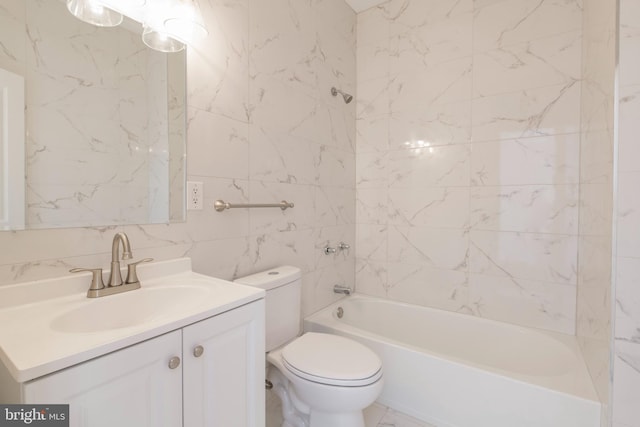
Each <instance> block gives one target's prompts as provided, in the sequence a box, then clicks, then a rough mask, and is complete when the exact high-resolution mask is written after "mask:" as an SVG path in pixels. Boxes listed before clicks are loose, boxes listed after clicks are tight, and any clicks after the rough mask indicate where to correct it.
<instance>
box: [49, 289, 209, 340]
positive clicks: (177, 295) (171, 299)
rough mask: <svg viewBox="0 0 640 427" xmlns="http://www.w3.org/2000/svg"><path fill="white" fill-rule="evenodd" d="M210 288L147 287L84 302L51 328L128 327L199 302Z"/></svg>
mask: <svg viewBox="0 0 640 427" xmlns="http://www.w3.org/2000/svg"><path fill="white" fill-rule="evenodd" d="M210 292H211V291H210V290H209V289H207V288H206V287H203V286H189V285H180V286H166V287H148V288H145V287H143V288H141V289H137V290H134V291H129V292H125V293H122V294H117V295H110V296H106V297H102V298H96V299H91V300H85V301H83V304H82V305H81V306H80V307H77V308H73V309H70V310H69V311H66V312H64V313H63V314H61V315H59V316H57V317H55V318H54V319H52V321H51V324H50V325H51V329H53V330H54V331H58V332H67V333H91V332H101V331H108V330H112V329H120V328H128V327H131V326H136V325H140V324H143V323H145V322H149V321H151V320H153V319H155V318H158V317H163V316H167V315H171V314H172V313H176V312H178V311H184V310H185V309H189V308H190V307H194V306H196V305H198V304H199V303H200V302H201V301H202V298H204V297H205V296H206V295H207V294H209V293H210Z"/></svg>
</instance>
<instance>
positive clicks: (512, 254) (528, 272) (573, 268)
mask: <svg viewBox="0 0 640 427" xmlns="http://www.w3.org/2000/svg"><path fill="white" fill-rule="evenodd" d="M470 242H471V246H470V252H469V271H470V272H472V273H479V274H484V275H492V276H500V277H512V278H516V279H529V280H537V281H543V282H552V283H559V284H566V285H575V284H576V272H577V262H578V260H577V253H578V241H577V237H575V236H566V235H553V234H532V233H511V232H495V231H475V230H472V231H471V232H470Z"/></svg>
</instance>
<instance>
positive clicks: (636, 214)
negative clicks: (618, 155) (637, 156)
mask: <svg viewBox="0 0 640 427" xmlns="http://www.w3.org/2000/svg"><path fill="white" fill-rule="evenodd" d="M639 183H640V172H620V173H619V174H618V209H617V221H618V226H617V234H618V236H617V247H618V251H617V255H618V256H619V257H636V258H640V241H639V240H638V238H637V236H638V235H639V233H640V198H639V197H637V191H638V184H639Z"/></svg>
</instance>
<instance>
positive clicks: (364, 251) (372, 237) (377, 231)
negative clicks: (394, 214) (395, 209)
mask: <svg viewBox="0 0 640 427" xmlns="http://www.w3.org/2000/svg"><path fill="white" fill-rule="evenodd" d="M387 236H388V233H387V226H386V225H379V224H356V242H357V245H356V247H355V255H356V257H357V258H360V259H365V260H370V261H386V259H387V242H388V237H387Z"/></svg>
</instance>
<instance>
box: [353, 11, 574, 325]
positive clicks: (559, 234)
mask: <svg viewBox="0 0 640 427" xmlns="http://www.w3.org/2000/svg"><path fill="white" fill-rule="evenodd" d="M582 12H583V10H582V1H579V0H567V1H542V2H531V1H528V0H498V1H495V0H493V1H489V0H487V1H472V0H462V1H457V2H442V1H417V0H391V1H389V2H387V3H384V4H382V5H380V6H378V7H375V8H372V9H370V10H368V11H365V12H363V13H361V14H359V15H358V30H357V35H358V36H357V54H358V62H357V65H358V68H357V84H358V91H357V94H358V96H357V100H358V110H357V121H356V123H357V124H356V129H357V137H356V147H357V148H356V150H357V160H356V165H357V166H356V194H357V201H356V223H357V225H356V234H357V253H356V258H357V260H356V277H357V289H358V291H359V292H362V293H366V294H370V295H375V296H382V297H386V298H390V299H393V300H398V301H406V302H411V303H414V304H421V305H426V306H430V307H435V308H441V309H445V310H451V311H457V312H462V313H467V314H472V315H476V316H482V317H486V318H491V319H496V320H502V321H507V322H511V323H515V324H520V325H526V326H532V327H536V328H543V329H549V330H553V331H558V332H564V333H568V334H573V333H575V315H576V286H577V270H578V268H577V263H578V223H579V182H580V173H579V172H580V168H579V167H580V101H581V97H580V92H581V84H580V80H581V53H582V19H583V16H582Z"/></svg>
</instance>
